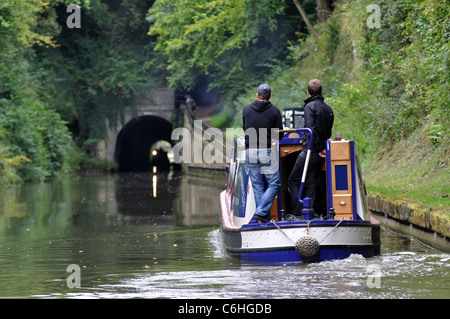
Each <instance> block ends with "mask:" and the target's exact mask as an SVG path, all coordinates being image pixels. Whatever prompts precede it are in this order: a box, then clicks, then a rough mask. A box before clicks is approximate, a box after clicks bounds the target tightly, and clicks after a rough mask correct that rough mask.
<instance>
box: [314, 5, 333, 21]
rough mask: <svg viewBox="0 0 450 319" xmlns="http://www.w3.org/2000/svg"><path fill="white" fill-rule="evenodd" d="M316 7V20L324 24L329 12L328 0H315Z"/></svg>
mask: <svg viewBox="0 0 450 319" xmlns="http://www.w3.org/2000/svg"><path fill="white" fill-rule="evenodd" d="M316 5H317V8H316V10H317V18H318V19H319V22H324V21H326V20H327V19H328V17H329V16H330V12H331V7H330V1H329V0H316Z"/></svg>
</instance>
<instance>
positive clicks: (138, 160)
mask: <svg viewBox="0 0 450 319" xmlns="http://www.w3.org/2000/svg"><path fill="white" fill-rule="evenodd" d="M171 134H172V124H171V123H170V122H169V121H167V120H166V119H163V118H161V117H158V116H154V115H145V116H140V117H138V118H135V119H133V120H131V121H130V122H128V123H127V124H126V125H125V126H124V127H123V128H122V130H121V131H120V132H119V135H118V136H117V142H116V147H115V155H114V157H115V161H116V162H117V164H118V166H119V171H121V172H133V171H135V172H142V171H149V170H151V169H152V167H153V166H154V165H156V166H159V167H160V168H162V169H167V163H168V162H167V154H165V156H166V158H161V157H160V158H159V161H158V162H155V158H153V163H152V151H153V154H156V152H154V150H155V145H159V144H160V143H161V141H166V142H167V143H169V144H170V145H171V146H173V141H172V140H171ZM156 143H158V144H156ZM167 143H166V144H167ZM161 155H162V156H164V152H160V153H159V154H158V156H161Z"/></svg>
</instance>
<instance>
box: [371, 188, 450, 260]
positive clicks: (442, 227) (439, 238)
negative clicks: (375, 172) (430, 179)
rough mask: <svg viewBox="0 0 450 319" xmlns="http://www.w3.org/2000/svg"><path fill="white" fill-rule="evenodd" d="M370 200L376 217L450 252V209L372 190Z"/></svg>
mask: <svg viewBox="0 0 450 319" xmlns="http://www.w3.org/2000/svg"><path fill="white" fill-rule="evenodd" d="M367 203H368V206H369V209H370V210H371V211H372V212H373V213H374V216H375V218H377V219H378V220H379V221H380V222H381V223H382V224H384V225H386V226H387V227H389V228H391V229H392V230H394V231H399V232H401V233H405V234H409V235H412V236H414V237H416V238H418V239H419V240H421V241H423V242H424V243H426V244H428V245H430V246H432V247H434V248H436V249H439V250H442V251H445V252H450V216H449V214H448V211H447V212H446V211H445V210H442V211H440V210H433V209H432V208H430V207H429V206H426V205H422V204H420V203H417V202H413V201H411V200H408V199H406V198H404V199H391V198H387V197H384V196H383V195H381V194H379V193H369V194H368V196H367Z"/></svg>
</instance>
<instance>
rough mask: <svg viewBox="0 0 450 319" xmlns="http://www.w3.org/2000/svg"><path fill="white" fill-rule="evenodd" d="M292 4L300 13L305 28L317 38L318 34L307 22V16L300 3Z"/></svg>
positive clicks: (296, 0) (295, 1)
mask: <svg viewBox="0 0 450 319" xmlns="http://www.w3.org/2000/svg"><path fill="white" fill-rule="evenodd" d="M294 4H295V6H296V7H297V9H298V11H299V12H300V14H301V15H302V18H303V20H304V21H305V23H306V26H307V27H308V29H309V31H311V33H312V34H314V36H315V37H316V38H318V37H319V32H317V30H316V29H315V28H314V26H313V25H312V23H311V21H310V20H309V18H308V16H307V15H306V12H305V10H303V8H302V6H301V5H300V3H299V2H298V0H294Z"/></svg>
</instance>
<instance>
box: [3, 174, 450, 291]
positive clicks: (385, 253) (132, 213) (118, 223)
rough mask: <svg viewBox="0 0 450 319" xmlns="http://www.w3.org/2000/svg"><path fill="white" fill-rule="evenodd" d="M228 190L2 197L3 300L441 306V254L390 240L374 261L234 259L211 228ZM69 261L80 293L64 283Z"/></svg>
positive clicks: (138, 177)
mask: <svg viewBox="0 0 450 319" xmlns="http://www.w3.org/2000/svg"><path fill="white" fill-rule="evenodd" d="M224 185H225V179H224V174H223V173H219V174H216V175H213V174H212V173H211V172H209V173H208V174H206V176H191V175H186V174H182V173H181V172H172V173H169V174H162V173H158V172H156V173H153V172H148V173H145V174H133V173H127V174H120V175H107V176H85V177H70V178H64V179H61V180H55V181H51V182H46V183H27V184H24V185H18V186H14V187H9V188H2V189H0V298H1V297H27V298H28V297H39V298H49V297H50V298H51V297H56V298H71V297H74V298H78V297H101V298H109V297H117V298H128V297H147V298H157V297H169V298H172V297H173V298H180V297H181V298H183V297H184V298H186V296H190V297H192V298H202V297H208V298H209V297H212V298H217V297H223V298H227V297H242V298H311V297H312V298H348V297H355V298H400V297H403V298H410V297H412V298H414V297H429V296H432V297H438V298H448V291H449V287H450V286H449V285H450V282H449V278H450V276H449V271H450V268H449V266H450V257H449V255H448V254H441V253H439V252H436V251H435V250H432V249H429V247H427V246H424V245H422V244H421V243H420V242H419V241H417V240H414V239H412V238H411V237H410V236H401V235H398V234H395V233H392V232H389V231H383V232H382V255H381V256H376V257H374V258H371V259H364V258H362V257H360V256H353V257H351V258H349V259H347V260H343V261H335V262H324V263H315V264H307V265H301V266H299V267H265V266H262V265H258V266H255V265H252V267H247V266H244V265H243V264H241V263H240V262H239V261H236V260H235V259H230V258H229V257H228V256H226V255H223V254H222V253H221V250H220V239H219V231H218V195H219V193H220V191H221V190H222V189H223V188H224ZM71 264H76V265H78V266H80V269H81V274H82V275H81V289H69V288H68V286H67V284H66V279H67V277H68V273H67V271H66V269H67V267H68V265H71ZM370 264H376V265H379V267H380V268H381V272H382V278H381V288H380V289H372V290H371V289H368V287H367V285H366V282H367V276H368V274H370V272H368V270H367V269H368V268H367V266H368V265H370ZM242 278H246V280H244V281H242ZM424 283H426V285H424ZM262 287H263V288H264V289H261V288H262Z"/></svg>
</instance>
